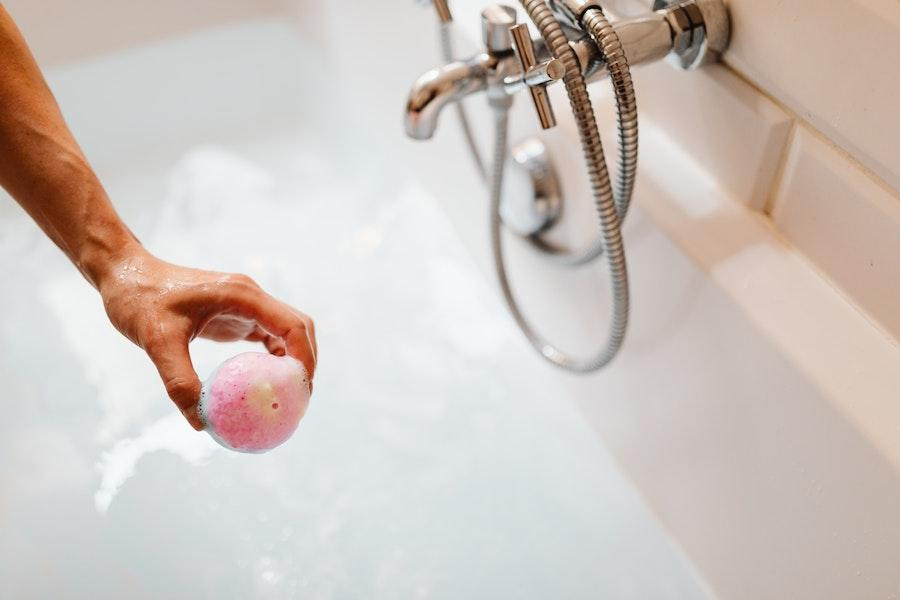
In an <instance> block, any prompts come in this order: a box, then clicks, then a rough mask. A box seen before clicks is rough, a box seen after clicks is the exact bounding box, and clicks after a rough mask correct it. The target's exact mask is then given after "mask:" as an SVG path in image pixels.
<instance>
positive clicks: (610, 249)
mask: <svg viewBox="0 0 900 600" xmlns="http://www.w3.org/2000/svg"><path fill="white" fill-rule="evenodd" d="M520 2H521V4H522V6H523V8H524V9H525V10H526V12H527V13H528V16H529V17H530V18H531V20H532V21H533V22H534V23H535V25H537V27H538V29H539V31H540V33H541V36H542V37H543V38H544V41H545V43H546V44H547V47H548V48H549V49H550V52H551V54H552V55H553V56H554V58H557V59H559V60H561V61H562V62H563V65H564V66H565V73H566V74H565V77H564V78H563V83H564V84H565V86H566V91H567V93H568V97H569V104H570V105H571V108H572V112H573V114H574V115H575V122H576V124H577V127H578V134H579V137H580V138H581V145H582V149H583V152H584V158H585V163H586V166H587V171H588V176H589V178H590V182H591V190H592V194H593V197H594V202H595V205H596V208H597V213H598V217H599V222H600V230H601V232H600V236H599V237H598V238H597V239H596V241H595V242H593V243H592V244H591V245H590V247H588V248H587V249H586V250H584V251H581V252H575V253H572V252H565V251H560V250H558V249H555V248H553V247H552V246H550V245H548V244H546V243H544V242H542V241H540V240H539V238H536V237H534V236H533V237H532V238H531V241H532V242H533V243H535V245H537V246H538V247H539V248H540V249H541V250H543V251H545V252H548V253H549V254H550V255H551V256H553V257H555V258H556V259H557V260H559V261H560V262H562V263H564V264H568V265H573V266H574V265H581V264H585V263H587V262H590V261H591V260H593V259H595V258H597V257H599V256H600V255H601V254H602V255H605V256H606V261H607V264H608V266H609V277H610V287H611V289H612V319H611V324H610V329H609V335H608V337H607V340H606V344H605V345H604V346H603V347H602V348H601V349H600V351H599V352H597V353H596V354H595V355H594V356H591V357H589V358H586V359H578V358H574V357H572V356H570V355H568V354H566V353H565V352H563V351H561V350H559V349H558V348H557V347H556V346H554V345H553V344H551V343H549V342H548V341H546V340H545V339H544V338H543V337H542V336H541V335H540V334H539V333H537V332H536V331H535V330H534V328H533V327H532V326H531V324H530V323H529V322H528V321H527V320H526V319H525V317H524V316H523V314H522V312H521V310H520V309H519V306H518V303H517V301H516V299H515V296H514V295H513V292H512V289H511V287H510V284H509V279H508V277H507V274H506V267H505V265H504V261H503V240H502V235H501V233H502V232H501V230H502V223H501V219H500V199H501V195H502V190H503V170H504V165H505V163H506V154H507V152H508V147H507V146H508V121H509V118H508V106H503V107H497V108H496V109H495V111H494V113H495V126H496V136H495V141H494V156H493V161H494V162H493V169H492V172H491V178H490V231H491V246H492V250H493V254H494V266H495V268H496V271H497V278H498V280H499V283H500V288H501V291H502V293H503V297H504V299H505V301H506V304H507V306H508V308H509V311H510V313H511V314H512V316H513V318H514V319H515V321H516V323H517V324H518V326H519V328H520V329H521V330H522V332H523V333H524V334H525V336H526V337H527V338H528V341H529V342H530V343H531V345H532V346H534V348H535V349H536V350H537V351H538V352H539V353H540V354H541V356H543V357H544V358H546V359H547V360H548V361H550V362H551V363H553V364H555V365H557V366H559V367H562V368H564V369H567V370H569V371H574V372H579V373H588V372H591V371H596V370H598V369H601V368H602V367H604V366H606V365H607V364H609V362H610V361H611V360H612V359H613V358H614V357H615V356H616V354H617V353H618V351H619V349H620V348H621V347H622V342H623V340H624V338H625V331H626V329H627V328H628V314H629V290H628V269H627V266H626V262H625V250H624V247H623V244H622V231H621V224H622V221H623V220H624V218H625V216H626V214H627V213H628V208H629V206H630V204H631V196H632V192H633V190H634V179H635V172H636V169H637V151H638V128H637V105H636V103H635V97H634V86H633V84H632V80H631V71H630V70H629V67H628V61H627V59H626V57H625V52H624V50H623V49H622V44H621V42H620V41H619V37H618V35H617V34H616V32H615V30H614V29H613V28H612V26H611V25H610V24H609V22H608V21H607V19H606V17H605V16H604V14H603V12H602V11H601V10H599V9H597V8H589V9H588V10H586V11H585V12H584V14H583V15H582V17H581V23H582V25H583V26H584V27H585V29H586V30H587V31H588V32H589V33H590V35H591V37H592V38H593V39H594V41H595V42H596V43H597V46H598V47H599V48H600V51H601V54H602V57H603V59H604V61H605V63H606V67H607V70H608V72H609V76H610V80H611V81H612V83H613V89H614V91H615V96H616V110H617V123H618V142H619V144H618V148H619V152H618V177H617V181H616V186H615V189H613V187H612V185H611V183H610V178H609V172H608V170H607V168H606V159H605V156H604V154H603V145H602V143H601V140H600V132H599V129H598V127H597V121H596V118H595V116H594V111H593V108H592V106H591V102H590V96H589V95H588V91H587V84H586V83H585V80H584V77H583V76H582V74H581V68H580V65H579V62H578V57H577V56H576V54H575V52H574V51H573V50H572V48H571V47H570V46H569V41H568V39H567V38H566V35H565V33H564V32H563V30H562V27H561V26H560V24H559V22H558V21H557V20H556V17H555V16H554V15H553V12H552V11H551V10H550V8H549V7H548V6H547V4H546V1H545V0H520ZM442 39H444V40H445V41H444V44H443V46H444V49H445V54H451V53H452V52H451V48H450V46H449V43H448V40H449V37H448V34H447V32H446V31H444V32H443V35H442ZM445 58H447V59H448V60H451V59H452V57H451V56H449V55H447V56H445ZM459 115H460V119H461V121H462V123H463V131H464V133H465V135H466V139H467V143H468V144H469V146H470V147H471V148H472V149H473V156H474V157H475V160H476V164H477V165H478V166H479V167H481V168H480V170H482V171H484V167H483V163H482V162H481V159H480V156H479V155H478V153H477V148H476V146H475V143H474V140H473V138H472V134H471V130H470V128H469V127H468V122H467V120H466V115H465V113H464V112H463V111H462V110H460V113H459Z"/></svg>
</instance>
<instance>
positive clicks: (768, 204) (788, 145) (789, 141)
mask: <svg viewBox="0 0 900 600" xmlns="http://www.w3.org/2000/svg"><path fill="white" fill-rule="evenodd" d="M799 127H800V124H799V122H798V121H797V119H796V118H795V117H793V116H792V117H791V125H790V129H789V130H788V134H787V137H786V138H785V140H784V146H783V147H782V149H781V153H780V154H779V156H778V166H777V168H776V169H775V175H774V176H773V177H772V181H771V182H770V183H769V190H768V192H767V193H766V201H765V203H764V204H763V206H762V209H761V211H760V212H761V213H762V214H763V215H764V216H766V217H767V218H768V219H770V220H772V221H774V220H775V219H774V217H773V216H772V213H773V212H774V211H775V205H776V204H777V203H778V196H779V195H780V192H781V186H782V183H783V181H784V178H785V177H786V176H787V169H788V161H789V160H790V158H791V151H792V150H793V149H794V143H795V141H796V138H797V130H798V129H799Z"/></svg>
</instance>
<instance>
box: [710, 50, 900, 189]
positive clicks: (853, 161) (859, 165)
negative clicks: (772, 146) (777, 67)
mask: <svg viewBox="0 0 900 600" xmlns="http://www.w3.org/2000/svg"><path fill="white" fill-rule="evenodd" d="M719 64H720V65H722V66H723V67H725V68H726V69H728V70H729V71H731V72H732V73H734V74H735V76H737V77H738V78H739V79H740V80H741V81H743V82H744V83H746V84H747V85H748V86H750V87H751V88H752V89H753V91H754V92H756V93H757V94H760V95H762V96H763V97H765V98H766V99H768V100H769V101H770V102H772V103H774V104H775V106H777V107H778V108H779V109H780V110H782V111H784V112H785V114H787V115H788V116H789V117H790V118H791V120H792V121H793V125H792V131H791V138H792V139H793V137H794V136H795V132H794V130H795V129H797V128H799V127H803V128H805V129H807V130H808V131H810V132H811V133H813V134H815V135H817V136H818V137H819V138H821V139H822V140H824V141H825V142H827V144H828V145H829V146H831V147H832V148H833V149H834V150H835V151H836V152H838V154H840V155H841V157H842V158H844V159H845V160H846V161H848V162H849V163H850V166H851V167H852V168H854V169H857V170H859V171H862V173H863V174H864V175H865V176H866V177H868V178H869V179H871V180H872V181H873V182H874V183H875V184H877V185H879V186H881V187H883V188H884V189H886V190H887V191H888V192H890V193H891V194H892V195H894V196H897V197H898V198H900V190H898V189H894V187H893V186H892V185H891V184H889V183H888V182H887V181H886V180H885V179H884V178H883V177H882V176H881V175H879V174H878V173H876V172H875V171H874V170H873V169H872V168H871V167H869V166H867V165H866V164H864V163H863V162H862V161H861V160H860V159H859V158H857V157H856V156H854V155H853V154H852V153H851V152H850V151H849V150H847V149H846V148H844V147H843V146H841V145H840V144H838V143H837V142H836V141H835V140H834V139H832V138H831V137H829V136H828V134H826V133H825V132H824V131H822V130H821V129H819V128H818V127H816V126H815V125H813V124H812V123H811V122H810V121H808V120H807V119H805V118H803V117H802V116H801V115H800V113H798V112H797V111H796V110H794V109H792V108H791V107H789V106H788V105H787V104H785V103H784V102H782V101H781V100H779V99H778V98H776V97H775V96H773V95H772V93H771V92H769V91H767V90H766V89H765V88H763V87H761V86H760V85H759V84H758V83H757V82H756V81H754V80H753V78H751V77H750V76H749V75H747V74H746V73H744V72H743V71H741V70H740V69H738V68H737V67H735V66H734V65H732V64H731V63H730V62H729V61H728V60H727V59H726V58H723V59H722V60H720V61H719Z"/></svg>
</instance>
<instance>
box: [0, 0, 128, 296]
mask: <svg viewBox="0 0 900 600" xmlns="http://www.w3.org/2000/svg"><path fill="white" fill-rule="evenodd" d="M0 185H2V186H3V187H4V188H5V189H6V190H7V191H8V192H9V193H10V195H12V196H13V197H14V198H15V199H16V201H17V202H18V203H19V204H20V205H22V207H23V208H24V209H25V210H26V211H27V212H28V214H29V215H31V217H32V218H33V219H34V220H35V222H37V224H38V225H39V226H40V227H41V229H43V230H44V232H46V234H47V235H48V236H49V237H50V239H52V240H53V242H54V243H55V244H56V245H57V246H59V247H60V249H62V251H63V252H65V254H66V255H67V256H68V257H69V259H70V260H71V261H72V262H73V263H74V264H75V265H76V266H77V267H78V269H79V270H80V271H81V272H82V273H83V274H84V276H85V277H86V278H87V279H88V281H90V282H91V284H93V285H94V286H95V287H98V286H99V282H100V280H101V279H102V277H103V276H104V275H105V274H106V273H107V272H108V271H109V270H110V269H111V268H112V267H113V265H114V264H115V263H116V262H118V259H119V258H120V257H122V256H124V255H125V254H127V253H129V252H132V251H133V250H134V249H135V248H137V247H138V246H139V244H138V243H137V240H136V239H135V238H134V236H133V235H132V234H131V232H130V231H129V230H128V228H127V227H126V226H125V224H124V223H122V221H121V219H120V218H119V216H118V215H117V214H116V211H115V209H114V208H113V206H112V204H111V203H110V201H109V198H108V197H107V195H106V191H105V190H104V189H103V186H102V185H101V184H100V181H99V180H98V179H97V176H96V175H95V174H94V171H93V170H92V169H91V167H90V165H89V164H88V162H87V160H86V159H85V157H84V154H83V153H82V151H81V149H80V148H79V147H78V144H77V143H76V142H75V139H74V138H73V137H72V134H71V132H70V131H69V129H68V127H67V126H66V124H65V121H64V120H63V117H62V114H61V113H60V110H59V107H58V106H57V104H56V100H55V99H54V98H53V94H52V93H51V92H50V89H49V88H48V87H47V84H46V82H45V81H44V78H43V76H42V75H41V72H40V69H39V68H38V66H37V64H36V63H35V61H34V58H33V57H32V55H31V52H30V51H29V49H28V46H27V45H26V43H25V41H24V39H23V38H22V36H21V34H20V33H19V31H18V29H17V28H16V26H15V24H14V23H13V21H12V19H10V17H9V15H8V14H7V13H6V11H5V9H3V7H2V5H0Z"/></svg>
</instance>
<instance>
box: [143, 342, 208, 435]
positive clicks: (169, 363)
mask: <svg viewBox="0 0 900 600" xmlns="http://www.w3.org/2000/svg"><path fill="white" fill-rule="evenodd" d="M146 351H147V354H148V355H149V356H150V360H152V361H153V364H154V365H156V370H157V371H159V376H160V377H161V378H162V380H163V383H164V384H165V386H166V393H167V394H168V395H169V398H171V399H172V402H174V403H175V406H177V407H178V409H179V410H180V411H181V414H183V415H184V417H185V418H186V419H187V420H188V422H189V423H190V424H191V427H193V428H194V429H196V430H197V431H201V430H203V429H204V427H205V425H204V423H203V420H202V419H201V418H200V414H199V412H198V411H197V405H198V403H199V401H200V378H199V377H197V372H196V371H194V365H193V363H191V355H190V353H189V352H188V342H187V340H175V339H173V340H171V341H169V340H166V341H164V342H162V343H156V344H148V346H147V348H146Z"/></svg>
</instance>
